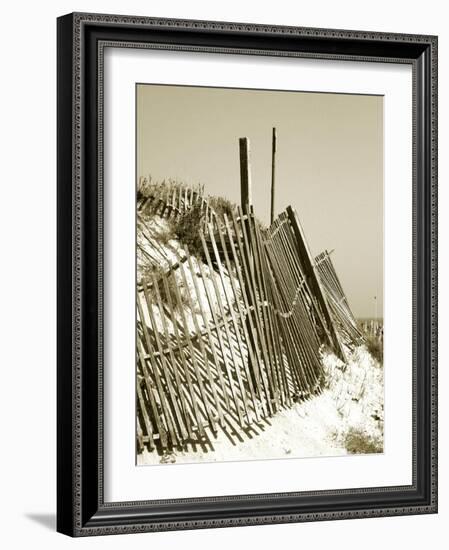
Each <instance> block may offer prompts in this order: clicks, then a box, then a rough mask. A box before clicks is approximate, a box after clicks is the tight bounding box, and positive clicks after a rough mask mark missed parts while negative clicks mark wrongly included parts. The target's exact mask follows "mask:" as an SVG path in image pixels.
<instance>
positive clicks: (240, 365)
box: [137, 186, 362, 450]
mask: <svg viewBox="0 0 449 550" xmlns="http://www.w3.org/2000/svg"><path fill="white" fill-rule="evenodd" d="M203 193H204V190H203V189H202V188H201V187H197V188H191V189H189V188H186V189H181V190H180V189H179V188H176V186H173V188H172V189H170V188H169V187H168V188H167V194H166V197H165V199H164V200H161V199H160V193H159V194H158V196H159V198H158V199H157V200H152V199H151V194H150V195H149V196H145V195H143V194H141V195H139V196H138V210H139V211H143V210H144V209H151V212H153V213H155V214H157V215H159V216H162V217H170V216H182V215H184V214H185V213H186V212H187V211H188V210H189V209H191V208H192V207H193V205H200V208H201V210H202V212H203V213H204V216H203V218H202V225H201V243H202V253H201V257H199V255H198V254H196V255H195V256H193V255H191V254H190V252H189V250H188V249H187V248H184V250H183V254H182V256H181V255H180V258H179V260H178V261H176V262H173V264H172V265H171V266H170V269H168V271H167V272H166V273H163V274H162V275H161V273H158V274H151V275H150V276H148V277H146V278H145V279H143V281H142V283H141V285H140V286H139V287H138V292H137V364H138V377H137V378H138V381H137V408H138V415H137V418H138V445H139V447H140V448H143V446H144V445H147V446H148V448H149V449H150V450H151V449H152V448H154V446H155V445H156V444H157V445H159V446H160V447H161V448H162V449H164V448H172V447H175V446H183V445H184V444H186V443H187V442H195V441H201V439H202V437H203V436H204V435H205V430H210V431H211V432H212V433H216V431H217V430H218V428H219V427H220V428H221V429H223V430H225V431H226V430H229V431H232V430H235V427H240V428H241V429H243V431H245V430H246V431H247V432H248V430H249V431H250V430H251V426H252V425H254V424H255V423H258V422H260V421H261V419H263V418H267V417H270V416H272V415H274V414H275V413H276V411H278V410H279V409H280V408H283V407H289V406H291V405H292V404H293V403H294V402H295V401H298V400H302V399H307V398H309V397H310V396H312V395H314V394H316V393H319V392H320V391H321V388H322V384H323V370H322V363H321V351H320V350H321V347H322V345H323V344H324V345H326V346H328V347H329V348H330V349H332V350H333V351H334V352H335V353H336V355H338V356H339V357H340V358H341V359H342V360H345V354H346V352H347V350H348V349H349V348H350V346H351V344H354V343H356V342H358V341H360V340H361V339H362V335H361V333H360V331H359V330H358V328H357V325H356V322H355V320H354V317H353V315H352V312H351V310H350V308H349V304H348V302H347V300H346V297H345V295H344V292H343V289H342V287H341V285H340V283H339V281H338V277H337V275H336V272H335V269H334V267H333V265H332V262H331V260H330V257H329V254H328V253H327V252H325V253H323V254H321V255H319V256H318V257H317V258H316V259H313V258H312V256H311V255H310V251H309V249H308V246H307V242H306V240H305V237H304V234H303V230H302V228H301V226H300V223H299V219H298V216H297V214H296V212H295V211H294V210H293V209H292V208H290V207H289V208H287V210H286V211H285V212H282V213H281V214H280V215H279V217H278V218H277V219H275V220H274V222H273V223H272V225H271V226H270V227H269V228H268V229H264V228H262V227H261V225H260V224H259V223H258V221H257V219H256V218H255V216H254V212H253V210H252V208H251V207H249V208H248V209H247V211H245V212H243V211H242V210H241V209H238V210H237V211H236V212H235V213H232V214H231V215H229V216H227V215H224V216H222V217H218V216H216V215H215V213H214V211H213V209H212V208H210V206H209V204H208V200H207V199H206V198H204V196H203ZM146 211H147V212H148V210H146Z"/></svg>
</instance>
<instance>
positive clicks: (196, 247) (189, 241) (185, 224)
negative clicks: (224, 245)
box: [170, 204, 204, 256]
mask: <svg viewBox="0 0 449 550" xmlns="http://www.w3.org/2000/svg"><path fill="white" fill-rule="evenodd" d="M203 216H204V214H203V212H202V211H201V207H200V205H199V204H195V205H194V206H193V207H192V208H191V209H190V210H189V211H188V212H186V213H185V214H184V215H183V216H179V217H177V218H173V219H171V220H170V227H171V230H172V231H173V233H174V234H175V235H176V237H177V238H178V240H179V242H180V243H181V244H182V245H184V246H187V247H188V249H189V251H190V253H191V254H193V255H194V256H201V255H202V253H203V252H202V251H203V246H202V244H201V236H200V235H201V230H202V227H203Z"/></svg>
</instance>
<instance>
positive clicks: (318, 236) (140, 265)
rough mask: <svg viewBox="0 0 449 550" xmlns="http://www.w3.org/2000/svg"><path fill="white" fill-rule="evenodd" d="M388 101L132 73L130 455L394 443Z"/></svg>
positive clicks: (269, 455) (379, 447)
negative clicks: (388, 332) (388, 313)
mask: <svg viewBox="0 0 449 550" xmlns="http://www.w3.org/2000/svg"><path fill="white" fill-rule="evenodd" d="M383 101H384V98H383V96H381V95H362V94H357V95H355V94H341V93H322V92H320V91H316V92H310V91H307V92H304V91H300V90H298V91H284V90H262V89H234V88H212V87H196V86H178V85H161V84H152V83H139V84H137V85H136V134H135V135H136V463H137V464H138V465H140V466H151V465H157V464H183V463H184V464H186V463H198V462H223V461H248V460H267V459H288V458H304V457H307V458H312V457H332V456H340V457H341V456H345V455H347V456H351V455H354V454H362V455H368V454H373V453H383V452H384V371H383V342H384V325H383V303H384V295H383V290H384V284H383V276H384V260H383V258H384V215H383V212H384V208H383V204H384V200H383V185H384V137H383V135H384V125H383V117H384V109H383ZM387 422H388V419H387Z"/></svg>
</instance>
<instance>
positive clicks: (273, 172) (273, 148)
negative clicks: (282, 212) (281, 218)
mask: <svg viewBox="0 0 449 550" xmlns="http://www.w3.org/2000/svg"><path fill="white" fill-rule="evenodd" d="M276 139H277V136H276V128H273V135H272V145H271V213H270V224H272V223H273V222H274V212H275V188H274V185H275V175H276Z"/></svg>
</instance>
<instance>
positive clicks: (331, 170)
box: [137, 84, 383, 317]
mask: <svg viewBox="0 0 449 550" xmlns="http://www.w3.org/2000/svg"><path fill="white" fill-rule="evenodd" d="M273 127H276V129H277V155H276V212H277V213H279V212H281V211H282V210H284V209H285V208H286V207H287V206H288V205H292V206H293V207H294V208H295V209H296V210H297V211H298V214H299V217H300V220H301V224H302V226H303V228H304V231H305V234H306V237H307V240H308V243H309V246H310V248H311V250H312V253H313V254H314V255H317V254H319V253H320V252H321V251H323V250H324V249H327V250H331V249H335V252H334V253H333V254H332V260H333V262H334V265H335V268H336V270H337V273H338V275H339V277H340V280H341V283H342V285H343V288H344V290H345V292H346V294H347V297H348V300H349V303H350V305H351V308H352V310H353V312H354V315H355V316H356V317H373V316H374V315H375V299H374V297H375V296H377V304H378V305H377V314H378V316H382V315H383V307H382V306H383V97H381V96H368V95H349V94H326V93H310V92H285V91H266V90H240V89H226V88H199V87H187V86H163V85H152V84H142V85H138V86H137V177H140V176H148V175H151V176H152V178H153V180H156V181H162V180H163V179H168V178H173V179H178V180H179V181H183V182H186V183H192V184H194V183H198V182H199V183H202V184H205V192H206V194H210V195H221V196H224V197H226V198H228V199H230V200H232V201H233V202H235V203H237V204H239V201H240V167H239V138H240V137H247V138H249V140H250V147H251V172H252V193H253V204H254V209H255V213H256V215H257V216H258V217H259V219H261V220H262V221H263V222H265V223H268V222H269V215H270V186H271V133H272V128H273Z"/></svg>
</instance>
